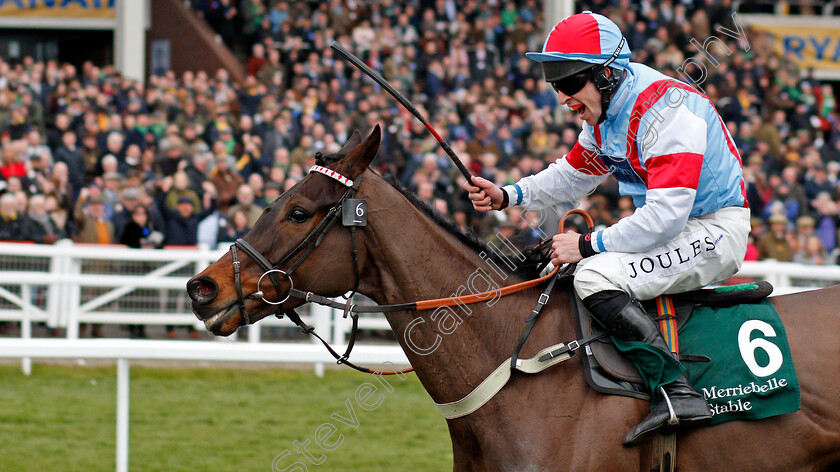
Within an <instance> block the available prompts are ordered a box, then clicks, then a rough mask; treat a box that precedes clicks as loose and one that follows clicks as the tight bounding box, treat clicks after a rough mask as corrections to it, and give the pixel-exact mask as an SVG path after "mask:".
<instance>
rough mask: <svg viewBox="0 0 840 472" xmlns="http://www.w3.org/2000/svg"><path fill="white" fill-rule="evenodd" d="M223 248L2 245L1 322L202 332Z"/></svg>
mask: <svg viewBox="0 0 840 472" xmlns="http://www.w3.org/2000/svg"><path fill="white" fill-rule="evenodd" d="M226 250H227V248H223V249H208V248H201V247H199V248H171V249H170V248H167V249H163V250H160V249H130V248H126V247H123V246H101V245H74V244H73V243H72V242H70V241H67V240H64V241H59V243H57V244H55V245H37V244H16V243H0V321H18V322H21V337H22V338H27V339H28V338H31V336H32V324H33V323H35V322H45V323H46V324H47V325H48V326H50V327H56V328H65V329H66V333H67V335H66V337H67V338H68V339H77V338H78V337H79V326H80V324H82V323H101V324H118V325H123V324H169V325H190V326H194V327H195V328H196V329H199V330H203V329H204V326H203V324H202V323H201V322H200V321H199V320H198V319H196V317H195V316H194V315H193V314H192V312H191V311H190V308H189V303H188V298H187V296H186V293H185V284H186V281H187V279H188V278H189V277H190V276H192V275H193V274H196V273H198V272H199V271H201V270H202V269H204V268H205V267H206V266H207V265H209V264H210V263H212V262H213V261H215V260H217V259H218V258H219V257H221V256H222V255H223V254H224V252H225V251H226ZM737 276H739V277H753V278H757V279H764V280H768V281H769V282H771V283H772V284H773V285H774V287H775V291H774V294H776V295H778V294H785V293H790V292H795V291H801V290H804V289H811V288H817V287H820V286H827V285H831V284H834V283H838V282H840V266H811V265H800V264H791V263H780V262H775V261H762V262H747V263H745V264H744V267H743V269H742V270H741V271H740V272H739V273H738V274H737ZM138 294H139V295H138ZM301 314H302V316H303V318H304V321H305V322H306V323H308V324H310V325H313V326H315V328H316V330H317V332H318V333H320V334H321V335H322V336H324V337H325V338H327V339H328V340H329V341H330V342H333V343H335V344H339V345H341V344H345V343H346V340H347V334H348V333H349V330H350V325H351V324H350V320H348V319H344V318H343V317H342V316H341V312H340V310H332V309H329V308H323V307H311V308H304V309H303V310H302V311H301ZM265 326H278V327H292V326H293V325H292V324H291V323H290V322H289V321H288V320H278V319H275V318H273V317H269V318H266V319H264V320H262V321H260V322H259V323H258V324H256V325H251V326H249V327H248V341H249V342H250V343H260V342H261V340H262V338H261V327H265ZM359 326H360V328H361V329H376V330H388V329H390V326H389V325H388V323H387V321H386V320H385V318H384V317H383V316H381V315H377V314H373V315H370V316H365V317H362V318H360V321H359ZM234 339H235V338H234Z"/></svg>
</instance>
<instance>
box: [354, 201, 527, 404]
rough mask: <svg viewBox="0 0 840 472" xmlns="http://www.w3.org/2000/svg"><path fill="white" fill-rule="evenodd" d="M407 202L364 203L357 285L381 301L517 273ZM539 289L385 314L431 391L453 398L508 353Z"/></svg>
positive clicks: (457, 289)
mask: <svg viewBox="0 0 840 472" xmlns="http://www.w3.org/2000/svg"><path fill="white" fill-rule="evenodd" d="M400 198H402V197H401V196H400ZM406 203H407V202H406ZM407 206H408V207H410V211H406V208H405V205H388V206H381V207H379V208H371V209H370V210H369V215H370V218H369V221H370V226H369V227H368V228H365V234H366V241H367V243H366V244H368V245H369V247H368V249H367V251H368V257H369V258H370V260H369V264H368V267H367V268H366V270H365V273H364V274H363V280H362V283H361V285H360V291H361V292H362V293H364V294H366V295H368V296H369V297H371V298H373V299H374V300H375V301H376V302H377V303H379V304H395V303H405V302H413V301H419V300H428V299H435V298H453V297H454V298H457V297H463V296H464V295H469V294H471V293H479V292H482V291H485V290H488V289H489V288H490V287H488V285H490V284H492V288H498V287H500V286H505V285H510V284H512V283H515V282H516V281H518V280H517V278H516V277H515V276H513V275H506V274H505V275H506V279H502V277H501V276H500V275H499V274H498V273H497V272H496V271H495V270H494V269H493V268H492V267H491V266H490V265H488V263H487V262H486V261H484V260H482V259H481V258H480V257H479V256H478V255H477V254H476V253H475V252H474V251H473V250H472V249H470V248H468V247H466V246H464V245H463V244H461V243H460V242H458V241H457V240H456V238H454V237H453V236H452V235H450V234H448V233H447V232H446V231H445V230H443V229H442V228H440V227H439V226H438V225H437V224H436V223H435V222H433V221H432V220H431V219H429V218H428V217H427V216H425V215H424V214H422V213H421V212H419V211H418V210H417V209H415V208H414V207H413V206H411V205H410V204H408V205H407ZM538 294H539V292H538V291H536V290H534V289H529V290H526V291H523V292H520V293H518V294H514V295H510V296H507V297H502V298H498V299H495V300H493V299H492V298H488V299H487V300H486V301H482V302H479V303H475V304H470V305H466V306H454V307H452V308H451V309H450V308H440V309H438V310H436V311H431V310H426V311H416V312H409V313H405V312H397V313H394V314H390V315H388V321H389V322H390V324H391V326H392V328H393V330H394V332H395V334H396V336H397V339H398V341H399V342H400V344H401V345H402V347H403V349H404V350H405V352H406V354H407V355H408V357H409V359H410V360H411V363H412V366H414V368H415V369H416V371H417V374H418V377H419V378H420V380H421V381H422V382H423V384H424V386H425V387H426V389H427V390H428V391H429V393H430V395H431V396H432V398H434V399H435V401H438V402H443V401H452V400H454V399H458V398H461V397H463V396H464V395H465V394H466V393H469V391H470V390H471V388H472V387H475V386H476V385H478V383H480V382H481V381H482V380H483V378H484V376H486V375H487V374H489V373H490V372H491V371H492V370H493V369H494V368H495V367H497V366H498V365H499V363H500V362H502V361H503V360H504V359H506V358H507V357H509V356H510V355H511V352H512V350H513V347H514V346H515V345H516V341H517V339H518V337H519V335H520V333H521V331H522V329H523V328H524V327H525V325H524V323H522V322H521V321H522V320H523V319H524V318H525V317H526V316H527V315H528V314H529V311H530V307H529V305H533V304H534V303H536V300H537V297H538ZM459 322H461V324H457V323H459ZM407 333H410V340H409V339H407ZM543 347H544V346H543Z"/></svg>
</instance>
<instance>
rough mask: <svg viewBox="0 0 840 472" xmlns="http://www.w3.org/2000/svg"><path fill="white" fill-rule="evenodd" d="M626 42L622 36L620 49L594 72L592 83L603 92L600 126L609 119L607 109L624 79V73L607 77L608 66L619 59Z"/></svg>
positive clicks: (616, 49) (619, 44)
mask: <svg viewBox="0 0 840 472" xmlns="http://www.w3.org/2000/svg"><path fill="white" fill-rule="evenodd" d="M625 41H626V40H625V39H624V36H622V37H621V41H619V43H618V47H617V48H615V51H614V52H613V54H612V56H611V57H610V58H609V59H607V61H606V62H604V63H603V64H601V65H600V66H596V67H595V69H594V70H593V71H592V82H593V83H594V84H595V88H597V89H598V91H599V92H601V116H600V117H599V118H598V124H601V123H603V122H604V120H606V119H607V108H609V107H610V101H611V100H612V96H613V93H614V92H615V89H616V88H617V87H618V84H620V83H621V79H622V78H624V72H623V71H622V73H621V74H616V73H612V74H610V76H609V77H607V66H609V65H610V64H612V62H613V61H615V60H616V59H617V58H618V55H619V54H620V53H621V48H623V47H624V43H625Z"/></svg>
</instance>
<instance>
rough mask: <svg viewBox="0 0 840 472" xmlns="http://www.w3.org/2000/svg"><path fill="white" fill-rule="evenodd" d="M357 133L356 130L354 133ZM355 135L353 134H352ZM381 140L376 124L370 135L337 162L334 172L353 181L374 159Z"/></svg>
mask: <svg viewBox="0 0 840 472" xmlns="http://www.w3.org/2000/svg"><path fill="white" fill-rule="evenodd" d="M356 133H358V130H357V131H356ZM354 135H355V133H354ZM381 140H382V131H381V130H380V128H379V125H378V124H377V125H376V127H374V128H373V131H371V133H370V135H369V136H368V137H367V139H365V140H364V141H363V142H362V143H360V144H358V145H357V146H355V147H354V148H353V149H352V150H351V151H350V152H349V153H348V154H347V157H345V158H344V159H342V160H341V161H339V162H338V165H337V166H336V168H335V170H336V172H338V173H340V174H343V175H346V176H347V177H350V178H351V179H355V178H356V177H358V176H359V175H361V174H362V172H364V171H365V170H366V169H367V168H368V166H369V165H370V163H371V162H373V158H375V157H376V151H378V150H379V143H380V142H381Z"/></svg>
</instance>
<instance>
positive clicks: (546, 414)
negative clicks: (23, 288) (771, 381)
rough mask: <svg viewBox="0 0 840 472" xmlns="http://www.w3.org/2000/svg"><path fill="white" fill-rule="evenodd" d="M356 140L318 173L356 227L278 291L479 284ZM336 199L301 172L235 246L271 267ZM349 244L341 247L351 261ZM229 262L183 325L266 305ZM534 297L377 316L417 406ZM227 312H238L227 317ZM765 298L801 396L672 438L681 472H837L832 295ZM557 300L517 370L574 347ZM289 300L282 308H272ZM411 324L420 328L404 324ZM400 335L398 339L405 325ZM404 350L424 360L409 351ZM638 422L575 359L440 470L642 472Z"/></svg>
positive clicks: (527, 382) (838, 407) (472, 369)
mask: <svg viewBox="0 0 840 472" xmlns="http://www.w3.org/2000/svg"><path fill="white" fill-rule="evenodd" d="M357 133H358V132H357ZM360 141H361V139H360V138H359V137H358V134H357V137H356V138H355V139H354V140H351V142H349V143H348V144H347V145H345V147H344V148H343V149H342V151H341V152H340V154H341V155H344V157H343V158H341V159H340V160H338V161H336V162H334V163H333V164H331V165H329V168H330V169H332V170H333V171H335V172H336V173H337V174H340V175H343V176H347V177H349V178H350V179H353V180H355V181H356V182H357V183H358V181H359V179H361V182H360V183H359V184H358V194H357V195H356V197H357V198H365V199H366V200H367V204H368V221H367V226H365V227H363V228H358V230H357V231H356V235H352V233H351V231H350V229H349V228H348V227H344V226H342V225H341V224H336V225H334V226H333V227H332V228H331V230H329V231H328V232H327V233H325V234H324V235H323V239H322V241H321V242H320V245H318V247H317V248H316V249H314V250H312V252H311V253H309V254H308V257H306V258H305V260H302V261H301V262H300V263H299V267H296V270H295V272H294V274H293V277H290V278H289V279H291V282H293V284H294V287H296V288H298V289H303V290H306V291H311V292H313V293H317V294H321V295H325V296H339V295H341V294H344V293H346V292H348V291H350V290H352V289H353V288H354V286H356V285H357V286H358V292H359V293H362V294H364V295H366V296H368V297H370V298H371V299H373V300H374V301H376V302H377V303H379V304H381V305H385V304H396V303H405V302H411V301H417V300H425V299H433V298H442V297H450V296H453V295H454V292H456V291H457V290H458V287H459V286H463V285H464V284H465V282H466V281H467V280H468V279H469V278H470V277H471V275H473V274H475V273H476V271H477V270H478V269H481V268H483V269H484V270H486V271H488V273H490V269H488V266H487V261H486V260H485V257H486V254H482V253H483V252H487V251H483V250H482V246H481V245H480V244H479V243H477V242H475V241H470V240H469V239H468V238H466V237H465V236H464V235H463V234H461V233H459V232H457V231H455V230H454V229H453V228H448V227H447V225H446V224H442V223H441V221H440V220H441V218H440V217H435V216H434V215H433V214H432V212H431V211H430V210H428V209H427V208H424V207H423V205H421V204H418V203H417V202H416V201H414V202H412V201H411V199H410V198H409V197H408V196H407V195H406V192H403V191H401V190H400V189H398V188H396V187H395V186H394V185H392V184H391V183H389V182H387V181H386V180H385V179H383V178H382V177H380V176H379V175H377V174H376V173H374V172H373V171H371V170H369V169H368V166H369V165H370V163H371V161H372V160H373V158H374V156H375V155H376V152H377V150H378V147H379V143H380V130H379V127H378V126H377V127H376V128H375V129H374V131H373V132H372V133H371V134H370V136H368V137H367V138H366V139H365V140H364V141H363V142H360ZM346 190H347V187H345V186H343V185H342V184H341V183H340V182H338V181H336V179H335V178H331V177H329V176H327V175H323V174H322V173H318V172H310V173H309V174H308V175H307V176H306V177H305V178H304V179H303V180H302V181H300V182H299V183H298V184H297V185H296V186H295V187H294V188H292V189H291V190H290V191H288V192H286V193H284V194H283V195H282V196H281V197H280V198H278V199H277V200H276V201H274V202H273V203H271V204H270V205H269V206H268V207H267V208H266V209H265V212H264V213H263V215H262V216H261V217H260V219H259V221H257V223H256V225H255V226H254V228H253V229H252V230H251V232H249V233H248V235H247V236H246V237H245V238H244V239H245V240H246V241H247V242H248V243H249V244H250V246H251V247H252V248H254V249H256V250H257V251H259V253H261V254H262V255H264V256H265V258H266V259H267V260H268V261H271V264H272V265H274V264H277V263H278V261H282V260H284V259H286V258H284V255H287V254H288V253H289V252H292V251H293V250H294V249H295V248H296V247H299V246H300V244H301V241H304V239H305V238H307V235H309V234H310V233H312V232H313V229H316V227H317V226H318V225H319V223H321V222H322V221H323V220H324V219H325V218H326V217H327V216H328V212H329V210H330V208H332V207H334V206H335V205H336V203H337V202H339V201H343V198H342V196H343V195H344V194H345V192H346ZM351 247H355V249H357V257H356V258H355V260H354V256H353V255H352V252H351ZM232 252H234V251H233V249H232V250H231V251H229V252H228V253H226V254H225V255H224V256H222V257H221V258H220V259H219V260H218V261H217V262H215V263H213V264H212V265H210V266H209V267H207V268H206V269H205V270H203V271H202V272H201V273H200V274H198V275H196V276H195V277H193V278H192V279H191V280H190V281H189V283H188V285H187V291H188V293H189V296H190V297H191V298H192V300H193V301H192V306H193V311H194V312H195V314H196V316H197V317H198V318H199V319H201V320H203V321H204V322H205V325H206V326H207V328H208V329H209V330H210V331H211V332H213V333H214V334H216V335H222V336H227V335H230V334H231V333H233V332H235V331H236V330H237V329H238V328H239V327H240V326H242V325H244V324H247V323H254V322H256V321H257V320H259V319H261V318H263V317H265V316H269V315H271V314H273V313H275V312H276V311H277V309H278V307H276V306H272V305H269V304H267V303H265V302H264V301H262V300H257V299H255V298H259V297H249V296H245V297H244V298H243V296H242V295H241V294H240V296H237V293H236V292H237V286H236V284H235V283H234V270H233V268H232V266H233V263H234V256H233V255H232ZM252 259H253V258H252V257H249V255H245V254H243V253H241V252H240V257H239V259H238V261H237V262H238V263H239V264H241V267H239V266H238V267H237V269H238V270H239V274H238V275H237V276H236V277H237V278H238V280H237V282H239V284H241V286H240V287H239V290H240V291H241V292H244V293H245V294H246V295H249V294H253V293H254V292H256V291H257V290H260V291H262V292H263V294H262V295H263V296H264V297H265V299H266V300H275V301H276V300H281V299H282V298H283V297H284V296H285V295H286V294H285V293H277V292H278V291H287V290H288V289H289V288H290V287H289V280H287V279H286V278H281V280H280V282H279V285H277V286H276V287H275V286H273V284H271V283H265V282H264V281H263V283H262V284H261V286H260V287H259V289H258V288H257V287H258V282H259V281H260V277H261V276H262V275H263V274H264V272H265V270H263V269H261V268H260V266H259V265H258V263H256V262H255V261H254V260H252ZM286 267H287V265H285V266H283V268H284V269H285V268H286ZM502 268H503V269H505V270H506V271H507V269H506V268H504V267H502ZM504 275H505V276H506V277H507V279H506V280H504V282H503V285H506V284H510V283H513V282H516V281H520V280H522V275H518V274H515V273H513V272H510V271H508V273H506V274H504ZM500 282H501V281H500ZM541 289H542V287H535V288H531V289H527V290H525V291H522V292H518V293H516V294H513V295H510V296H506V297H501V298H498V299H497V300H495V302H494V303H493V304H492V306H490V303H477V304H473V305H469V311H467V309H466V308H465V307H462V306H460V307H454V308H455V310H456V311H457V313H458V314H459V317H460V319H461V321H462V323H461V324H460V325H457V324H456V327H455V329H453V328H452V326H451V325H448V326H445V325H442V324H441V323H440V321H441V317H437V318H438V320H437V321H436V320H433V319H432V318H431V314H432V313H431V310H426V311H415V312H395V313H388V314H386V316H387V319H388V322H389V323H390V325H391V327H392V328H393V330H394V333H395V334H396V335H397V338H398V341H399V343H400V344H401V346H402V347H403V349H404V350H405V352H406V355H407V356H408V359H409V360H410V362H411V365H412V366H413V367H414V368H415V371H416V374H417V376H418V378H419V379H420V381H421V383H422V385H423V387H424V388H425V389H426V390H427V391H428V393H429V395H430V396H431V397H432V399H433V400H434V401H435V402H437V403H445V402H451V401H455V400H459V399H461V398H463V397H464V396H465V395H466V394H468V393H469V392H470V391H472V390H473V388H475V387H476V386H477V385H478V384H479V383H480V382H482V380H484V378H485V377H486V376H487V375H488V374H490V373H491V372H492V371H493V370H494V369H495V368H496V367H497V366H498V365H499V363H500V362H502V361H504V359H506V358H507V357H509V356H510V355H511V351H512V350H513V348H514V347H515V346H516V344H517V340H518V338H519V336H520V333H521V332H522V328H523V327H524V326H525V324H524V320H525V318H526V317H527V316H528V315H529V314H530V309H531V307H532V306H533V305H534V303H535V301H536V300H537V298H538V297H539V295H540V293H541ZM479 290H480V291H483V290H486V287H482V288H480V289H479ZM240 300H242V301H243V304H244V305H245V306H244V307H239V301H240ZM771 301H772V303H773V304H774V305H775V307H776V309H777V310H778V311H779V313H780V315H781V317H782V320H783V322H784V324H785V326H786V330H787V335H788V338H789V342H790V350H791V354H792V358H793V360H794V363H795V366H796V371H797V373H798V377H799V384H800V387H801V391H802V402H801V405H802V406H801V409H800V410H799V411H797V412H795V413H791V414H786V415H782V416H777V417H773V418H769V419H764V420H759V421H735V422H728V423H724V424H721V425H717V426H712V427H707V428H703V429H699V430H695V431H691V432H686V433H680V436H679V463H678V467H679V470H680V471H681V472H689V471H722V470H738V471H747V470H754V471H763V472H770V471H786V472H790V471H802V472H805V471H823V470H837V469H836V468H837V467H840V313H838V308H837V307H838V306H840V287H834V288H827V289H823V290H819V291H816V292H807V293H799V294H792V295H786V296H779V297H774V298H772V299H771ZM570 302H571V300H570V297H569V295H568V291H566V290H558V289H555V290H554V292H553V294H552V296H551V300H550V302H549V303H548V305H547V306H546V307H545V309H544V310H543V313H542V315H541V316H540V319H539V321H538V322H537V324H536V327H535V328H534V330H533V333H532V335H531V337H530V338H529V339H528V342H527V343H526V345H525V347H524V349H523V351H522V357H523V358H524V357H530V356H533V355H534V354H535V353H536V352H537V351H539V350H540V349H542V348H544V347H547V346H550V345H552V344H555V343H557V342H559V341H565V340H569V339H574V338H575V330H574V327H573V321H572V318H571V314H570V312H571V306H570ZM303 303H304V300H300V299H297V298H288V299H287V300H286V301H284V302H283V303H282V304H281V305H280V306H279V308H280V309H281V310H287V309H291V308H294V307H296V306H300V305H302V304H303ZM245 312H247V315H246V314H245ZM418 318H421V319H422V323H418V322H416V321H415V320H417V319H418ZM412 323H413V324H412ZM412 326H413V329H411V331H410V334H411V336H410V339H407V334H406V329H407V328H408V327H412ZM708 329H714V327H713V326H709V327H708ZM409 342H410V343H411V345H409V344H408V343H409ZM416 346H424V347H430V346H435V348H434V349H433V350H432V351H431V352H419V353H418V352H415V351H417V349H415V347H416ZM648 411H649V404H648V402H645V401H640V400H636V399H632V398H628V397H619V396H606V395H602V394H600V393H597V392H595V391H594V390H592V389H591V388H590V387H589V386H588V385H587V383H586V381H585V379H584V375H583V372H582V367H581V362H580V360H579V359H575V358H573V359H572V360H570V361H568V362H564V363H561V364H559V365H556V366H553V367H551V368H549V369H547V370H545V371H544V372H542V373H540V374H536V375H522V374H519V373H516V372H515V373H514V374H513V376H512V378H511V379H510V382H509V383H508V384H507V386H505V387H504V388H503V389H502V390H501V391H500V392H499V393H498V394H497V395H496V396H495V397H493V398H492V399H491V400H490V401H489V402H488V403H487V404H486V405H484V406H483V407H482V408H480V409H478V410H477V411H475V412H474V413H472V414H470V415H467V416H463V417H461V418H457V419H452V420H447V423H448V427H449V432H450V435H451V440H452V448H453V452H454V470H455V471H457V472H460V471H520V472H522V471H549V470H564V471H565V470H571V471H585V470H589V471H591V470H601V471H631V470H640V471H649V470H650V454H649V452H650V451H649V448H650V447H651V446H649V445H648V444H645V445H643V446H641V447H633V448H624V447H622V445H621V439H622V437H623V436H624V434H625V433H626V432H627V430H628V429H629V428H630V427H632V426H633V425H635V424H636V423H638V422H639V421H640V420H641V419H642V418H644V417H645V415H646V414H647V413H648Z"/></svg>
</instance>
